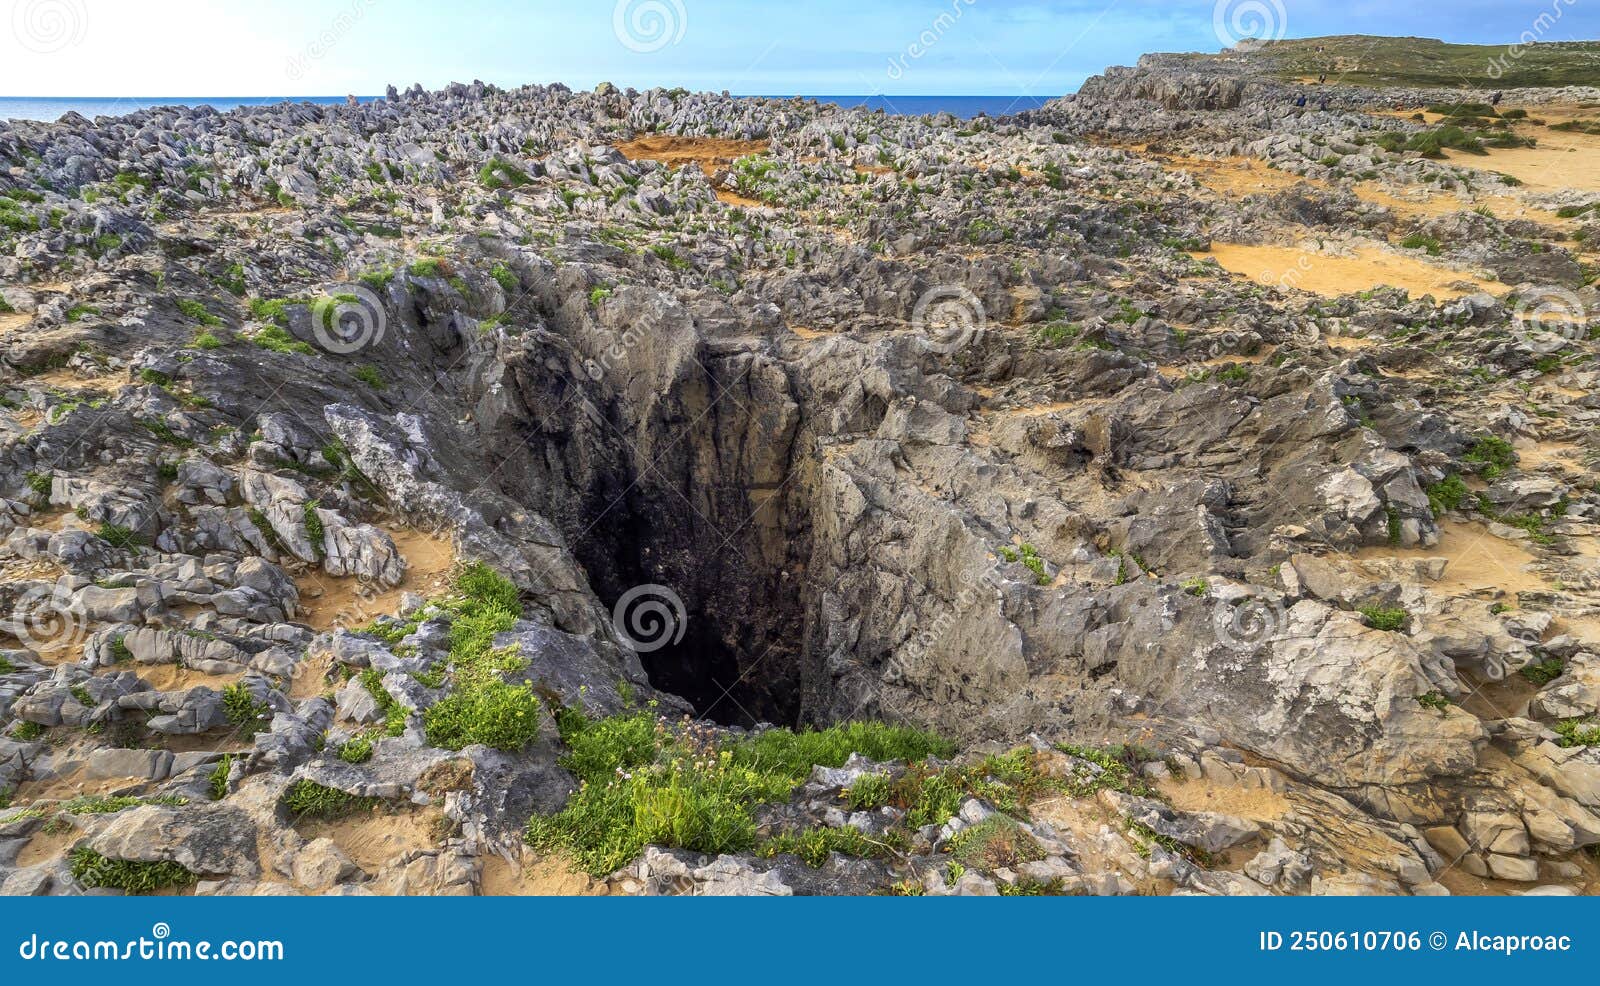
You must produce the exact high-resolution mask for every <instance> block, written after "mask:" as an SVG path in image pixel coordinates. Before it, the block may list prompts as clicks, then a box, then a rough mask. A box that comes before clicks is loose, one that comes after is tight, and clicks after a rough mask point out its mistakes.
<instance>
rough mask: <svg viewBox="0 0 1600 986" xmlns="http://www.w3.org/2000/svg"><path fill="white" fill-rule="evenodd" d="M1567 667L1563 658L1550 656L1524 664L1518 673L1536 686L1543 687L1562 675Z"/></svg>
mask: <svg viewBox="0 0 1600 986" xmlns="http://www.w3.org/2000/svg"><path fill="white" fill-rule="evenodd" d="M1566 669H1567V666H1566V663H1565V662H1564V661H1562V660H1561V658H1559V657H1549V658H1545V659H1544V660H1543V661H1535V662H1533V663H1531V664H1528V665H1526V666H1524V667H1523V668H1522V670H1521V671H1519V672H1518V673H1519V674H1521V675H1522V677H1524V678H1526V679H1527V680H1528V681H1529V682H1531V683H1532V684H1533V685H1534V686H1535V687H1537V688H1543V687H1544V686H1545V685H1548V684H1550V682H1552V681H1555V680H1556V679H1557V678H1559V677H1561V675H1562V674H1563V673H1564V672H1565V671H1566Z"/></svg>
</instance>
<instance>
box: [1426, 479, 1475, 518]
mask: <svg viewBox="0 0 1600 986" xmlns="http://www.w3.org/2000/svg"><path fill="white" fill-rule="evenodd" d="M1425 492H1426V493H1427V494H1428V507H1429V508H1430V509H1431V510H1432V511H1433V515H1434V516H1435V517H1437V516H1439V515H1440V514H1443V513H1445V512H1446V511H1450V510H1456V509H1459V508H1460V506H1461V504H1463V503H1465V502H1466V499H1467V497H1468V496H1469V495H1471V491H1469V490H1468V489H1467V484H1466V483H1465V482H1463V481H1462V479H1461V477H1460V476H1457V475H1456V474H1454V473H1451V474H1450V475H1448V476H1446V477H1445V478H1444V479H1441V480H1440V481H1439V482H1437V483H1434V484H1433V485H1432V486H1429V487H1428V488H1427V490H1426V491H1425Z"/></svg>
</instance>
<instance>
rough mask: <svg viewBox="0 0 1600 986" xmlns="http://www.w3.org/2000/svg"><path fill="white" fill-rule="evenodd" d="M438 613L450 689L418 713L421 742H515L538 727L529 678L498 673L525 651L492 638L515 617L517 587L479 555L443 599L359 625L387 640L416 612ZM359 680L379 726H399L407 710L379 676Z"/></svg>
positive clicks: (509, 745) (406, 627)
mask: <svg viewBox="0 0 1600 986" xmlns="http://www.w3.org/2000/svg"><path fill="white" fill-rule="evenodd" d="M441 613H445V614H448V615H449V617H450V660H449V662H448V665H447V667H448V668H449V679H450V680H449V684H450V694H448V695H446V696H445V697H444V698H443V699H442V700H441V701H439V702H437V703H435V704H434V705H431V706H429V707H428V710H427V711H426V712H424V713H423V714H422V727H423V730H424V731H425V732H426V734H427V737H428V743H429V745H430V746H437V747H440V748H442V749H446V750H460V749H462V748H464V747H467V746H471V745H473V744H475V743H481V744H483V745H485V746H492V747H494V748H495V749H498V750H520V749H521V748H522V747H523V746H525V745H527V743H528V741H530V740H532V739H533V738H534V736H536V735H538V732H539V722H540V706H539V699H538V697H537V696H535V695H534V693H533V687H532V686H531V685H529V684H527V683H523V684H519V685H513V684H511V683H509V682H507V681H506V680H505V678H504V675H506V674H513V673H515V672H517V671H521V670H522V669H523V668H525V667H527V663H528V662H527V659H526V658H524V657H522V656H521V654H519V653H518V651H517V649H516V648H515V647H495V646H494V638H495V636H496V635H497V634H500V633H503V632H505V631H506V630H510V629H511V628H512V627H513V626H515V625H516V622H517V620H519V619H520V618H521V617H522V603H521V601H520V600H519V598H518V593H517V587H516V584H515V583H513V582H512V581H511V580H510V579H508V578H506V577H505V576H503V575H501V574H500V573H499V572H496V571H495V570H494V569H492V568H490V567H489V566H487V565H484V564H482V563H481V562H479V563H474V564H471V565H468V566H467V567H466V568H464V569H462V571H461V572H460V574H458V575H457V576H456V577H455V580H454V582H452V583H451V587H450V594H449V595H447V596H446V597H445V598H444V599H442V600H436V601H435V602H434V603H432V604H430V605H429V606H425V607H423V608H421V609H420V610H418V611H417V612H416V613H415V614H413V615H412V617H411V618H410V619H408V620H400V621H397V620H380V621H377V622H374V623H372V624H370V625H369V626H367V627H364V628H363V632H365V633H369V634H371V635H373V636H375V637H377V638H378V639H380V640H383V641H384V642H386V643H388V644H390V645H394V644H398V643H399V642H400V641H401V640H404V639H405V638H406V637H407V636H408V635H410V634H411V633H413V632H415V631H416V629H417V627H418V625H420V623H421V622H422V620H424V619H426V618H427V617H429V616H430V615H435V616H436V615H440V614H441ZM363 684H364V685H365V686H366V687H367V689H368V691H370V692H371V693H372V696H373V698H374V700H376V701H377V702H378V705H379V708H380V710H381V711H382V712H383V713H384V718H385V729H384V731H385V732H386V733H387V734H388V735H390V736H398V735H400V734H401V733H403V732H405V727H406V720H407V717H408V715H409V711H408V710H407V709H406V708H404V707H403V706H401V705H400V704H399V703H397V702H395V701H394V700H393V698H392V697H391V696H389V694H388V693H387V692H386V691H384V689H383V685H382V679H381V677H379V676H377V675H370V676H366V677H364V679H363ZM352 755H355V751H352Z"/></svg>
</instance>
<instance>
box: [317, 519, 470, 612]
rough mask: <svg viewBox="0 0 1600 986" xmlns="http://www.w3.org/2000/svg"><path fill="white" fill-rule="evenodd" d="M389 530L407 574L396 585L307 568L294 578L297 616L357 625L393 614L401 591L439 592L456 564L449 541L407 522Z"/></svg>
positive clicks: (430, 594)
mask: <svg viewBox="0 0 1600 986" xmlns="http://www.w3.org/2000/svg"><path fill="white" fill-rule="evenodd" d="M389 536H390V537H392V538H393V539H394V543H395V547H397V548H399V549H400V554H401V556H402V557H403V558H405V560H406V577H405V578H404V579H402V580H401V582H400V584H399V585H397V586H395V587H394V588H393V589H384V590H381V591H380V590H375V589H374V588H373V587H372V586H368V585H363V584H362V582H361V580H360V579H356V578H351V577H348V576H347V577H344V578H334V577H332V576H330V575H326V574H324V573H322V572H320V571H311V572H308V573H306V574H304V575H301V576H300V577H298V578H296V579H295V586H296V587H297V588H298V589H299V590H300V611H299V613H298V615H297V617H296V619H297V620H298V621H299V622H301V623H304V624H305V625H307V626H309V627H310V628H311V629H313V630H317V631H322V630H331V629H333V628H334V627H346V628H348V627H354V626H360V625H361V624H363V623H370V622H371V621H372V620H373V619H374V618H376V617H378V616H386V615H390V614H393V613H394V612H395V611H396V610H397V609H399V608H400V597H401V596H403V595H404V594H405V593H407V592H415V593H417V594H418V595H422V596H436V595H439V594H440V593H441V592H442V591H443V590H444V589H445V588H446V586H447V584H448V582H449V578H448V576H449V573H450V569H451V568H452V567H453V566H454V565H455V560H456V559H455V551H454V550H453V549H452V548H451V546H450V542H448V541H445V540H441V539H439V538H435V537H431V536H429V535H427V534H424V533H422V532H421V531H416V530H412V529H410V528H406V529H404V530H400V531H390V532H389Z"/></svg>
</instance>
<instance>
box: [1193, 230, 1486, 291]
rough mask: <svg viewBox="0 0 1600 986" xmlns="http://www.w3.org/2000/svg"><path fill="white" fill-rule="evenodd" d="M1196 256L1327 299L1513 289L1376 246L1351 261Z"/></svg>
mask: <svg viewBox="0 0 1600 986" xmlns="http://www.w3.org/2000/svg"><path fill="white" fill-rule="evenodd" d="M1190 256H1192V257H1194V258H1195V259H1196V260H1206V259H1214V260H1216V261H1217V263H1219V264H1221V265H1222V266H1223V267H1224V268H1225V269H1227V270H1230V271H1233V272H1234V273H1236V274H1243V275H1244V276H1246V277H1248V278H1250V279H1251V280H1253V281H1256V282H1257V283H1260V284H1267V285H1272V286H1276V287H1281V288H1299V289H1301V290H1303V291H1311V292H1314V293H1316V294H1320V295H1324V296H1327V297H1336V296H1338V295H1342V294H1349V293H1351V292H1354V291H1369V290H1372V289H1373V288H1377V287H1382V286H1385V285H1389V286H1393V287H1397V288H1404V289H1406V290H1407V291H1409V292H1411V294H1412V295H1413V296H1421V295H1424V294H1431V295H1433V296H1434V297H1435V298H1439V299H1448V298H1459V297H1461V296H1462V295H1465V294H1470V293H1472V292H1475V291H1488V292H1490V293H1494V294H1504V293H1505V292H1507V291H1509V290H1510V287H1509V286H1508V285H1505V284H1494V283H1492V282H1489V281H1483V280H1480V279H1478V278H1475V277H1473V276H1472V275H1470V274H1467V273H1465V272H1462V271H1453V270H1450V269H1448V268H1445V267H1436V266H1434V265H1432V264H1426V263H1423V262H1422V261H1420V260H1416V259H1413V258H1411V257H1407V256H1402V255H1400V254H1395V253H1390V252H1388V251H1386V250H1382V249H1379V248H1378V247H1376V246H1364V247H1358V248H1356V250H1355V251H1354V252H1353V253H1352V255H1350V256H1329V255H1327V254H1321V253H1311V252H1309V251H1305V250H1300V249H1297V248H1295V247H1286V246H1243V245H1240V244H1234V243H1213V244H1212V246H1211V249H1210V250H1209V251H1205V252H1201V253H1193V254H1190ZM1456 285H1464V286H1456Z"/></svg>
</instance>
